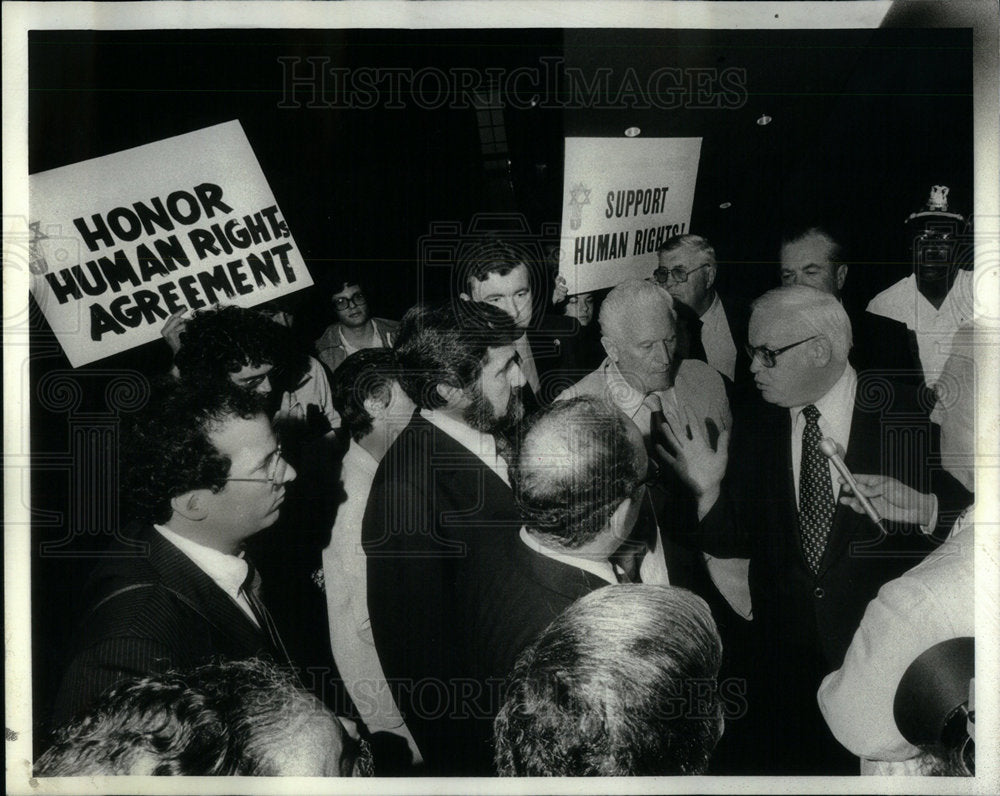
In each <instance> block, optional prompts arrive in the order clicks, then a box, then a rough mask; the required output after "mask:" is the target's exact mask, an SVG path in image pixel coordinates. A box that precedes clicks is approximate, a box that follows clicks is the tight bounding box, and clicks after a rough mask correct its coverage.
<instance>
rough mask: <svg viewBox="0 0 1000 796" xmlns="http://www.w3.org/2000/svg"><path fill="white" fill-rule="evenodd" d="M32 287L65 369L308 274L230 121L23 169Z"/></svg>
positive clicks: (251, 301) (276, 291) (276, 290)
mask: <svg viewBox="0 0 1000 796" xmlns="http://www.w3.org/2000/svg"><path fill="white" fill-rule="evenodd" d="M29 190H30V206H31V230H32V239H31V261H30V270H31V292H32V294H33V296H34V298H35V301H36V302H37V303H38V305H39V306H40V307H41V309H42V312H43V313H44V314H45V318H46V320H47V321H48V322H49V325H50V326H51V327H52V329H53V331H54V332H55V334H56V336H57V337H58V339H59V342H60V343H61V345H62V347H63V350H64V351H65V352H66V356H67V357H68V358H69V361H70V363H71V364H72V365H73V367H79V366H81V365H85V364H88V363H90V362H94V361H96V360H99V359H103V358H105V357H108V356H111V355H112V354H115V353H118V352H120V351H125V350H127V349H130V348H134V347H135V346H138V345H141V344H143V343H148V342H149V341H151V340H155V339H157V338H158V337H159V334H160V329H161V328H162V327H163V323H164V321H165V320H166V319H167V318H168V317H169V316H170V315H171V314H173V313H174V312H177V311H179V310H183V309H190V310H196V309H201V308H203V307H208V306H211V305H213V304H215V303H218V302H224V303H227V304H238V305H240V306H244V307H251V306H254V305H256V304H260V303H262V302H265V301H269V300H270V299H274V298H277V297H278V296H283V295H285V294H288V293H292V292H294V291H296V290H300V289H302V288H304V287H308V286H309V285H311V284H312V278H311V276H310V275H309V271H308V269H307V268H306V265H305V262H304V260H303V259H302V255H301V254H300V253H299V250H298V248H297V247H296V245H295V241H294V240H293V239H292V235H291V232H290V231H289V229H288V224H287V223H286V222H285V220H284V218H283V217H282V215H281V211H280V210H279V209H278V205H277V203H276V202H275V199H274V195H273V194H272V193H271V189H270V188H269V186H268V184H267V180H266V178H265V177H264V173H263V172H262V171H261V168H260V165H259V164H258V163H257V158H256V157H255V155H254V153H253V149H252V148H251V147H250V142H249V141H248V140H247V138H246V135H245V134H244V132H243V128H242V126H241V125H240V123H239V122H238V121H231V122H226V123H224V124H219V125H215V126H214V127H208V128H205V129H203V130H198V131H195V132H192V133H187V134H185V135H179V136H175V137H173V138H168V139H165V140H163V141H157V142H155V143H152V144H146V145H144V146H140V147H136V148H134V149H128V150H125V151H124V152H117V153H114V154H112V155H106V156H104V157H99V158H94V159H93V160H88V161H84V162H82V163H75V164H73V165H70V166H64V167H61V168H57V169H52V170H51V171H45V172H41V173H38V174H33V175H31V177H30V178H29Z"/></svg>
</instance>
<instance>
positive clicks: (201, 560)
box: [153, 525, 257, 624]
mask: <svg viewBox="0 0 1000 796" xmlns="http://www.w3.org/2000/svg"><path fill="white" fill-rule="evenodd" d="M153 527H154V528H155V529H156V531H157V533H159V534H160V535H161V536H162V537H163V538H164V539H166V540H167V541H168V542H170V544H172V545H173V546H174V547H176V548H177V549H178V550H180V551H181V552H182V553H183V554H184V555H186V556H187V557H188V558H189V559H191V561H192V562H193V563H194V565H195V566H196V567H198V569H200V570H201V571H202V572H204V573H205V574H206V575H208V577H210V578H211V579H212V580H213V581H215V583H216V585H217V586H218V587H219V588H220V589H222V590H223V591H224V592H225V593H226V594H228V595H229V596H230V597H231V598H232V599H233V601H234V602H236V604H237V605H239V607H240V608H241V609H243V612H244V613H245V614H246V615H247V616H248V617H249V618H250V620H251V621H252V622H253V623H254V624H257V620H256V619H255V618H254V615H253V611H252V609H251V608H250V603H249V602H247V600H246V598H245V597H244V596H243V593H242V591H241V589H242V586H243V582H244V581H245V580H246V579H247V572H248V571H249V569H248V567H247V562H246V561H244V560H243V558H242V554H240V555H239V556H234V555H229V554H228V553H223V552H222V551H220V550H214V549H212V548H211V547H206V546H205V545H203V544H199V543H198V542H195V541H192V540H191V539H188V538H187V537H185V536H181V535H180V534H177V533H174V532H173V531H171V530H170V529H169V528H167V527H166V526H163V525H154V526H153Z"/></svg>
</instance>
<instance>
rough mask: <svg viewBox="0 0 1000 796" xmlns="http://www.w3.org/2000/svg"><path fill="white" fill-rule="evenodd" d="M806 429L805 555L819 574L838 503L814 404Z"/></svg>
mask: <svg viewBox="0 0 1000 796" xmlns="http://www.w3.org/2000/svg"><path fill="white" fill-rule="evenodd" d="M802 415H803V417H805V419H806V427H805V429H804V430H803V431H802V464H801V467H800V468H799V528H800V530H801V532H802V552H803V553H804V554H805V557H806V563H808V564H809V568H810V569H811V570H812V571H813V574H815V573H817V572H818V571H819V565H820V561H822V560H823V551H824V550H826V540H827V538H828V537H829V535H830V526H831V524H832V522H833V512H834V509H835V508H836V505H837V504H836V502H835V501H834V498H833V486H832V484H831V482H830V465H829V462H828V460H827V458H826V456H824V455H823V452H822V451H821V450H820V449H819V443H820V440H822V439H823V435H822V433H821V432H820V430H819V417H820V415H819V409H817V408H816V407H815V406H813V405H812V404H809V406H807V407H805V408H804V409H803V410H802Z"/></svg>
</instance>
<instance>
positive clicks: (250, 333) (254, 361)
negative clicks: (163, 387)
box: [174, 305, 309, 390]
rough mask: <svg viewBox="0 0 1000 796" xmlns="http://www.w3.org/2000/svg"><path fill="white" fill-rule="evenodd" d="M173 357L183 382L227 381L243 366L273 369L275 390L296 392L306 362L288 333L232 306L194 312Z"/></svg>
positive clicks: (307, 364) (257, 315) (265, 317)
mask: <svg viewBox="0 0 1000 796" xmlns="http://www.w3.org/2000/svg"><path fill="white" fill-rule="evenodd" d="M180 342H181V348H180V350H179V351H178V352H177V354H176V356H175V357H174V364H175V365H176V366H177V370H178V372H179V373H180V374H181V378H183V379H185V380H188V381H195V382H199V383H205V382H222V381H228V380H229V377H230V374H232V373H236V372H238V371H240V370H242V369H243V368H244V367H246V366H247V365H252V366H254V367H258V366H260V365H272V366H273V367H274V370H273V373H272V379H271V382H272V384H273V385H274V386H275V389H280V390H290V389H294V388H295V387H296V386H297V385H298V384H299V382H300V381H301V380H302V379H303V377H304V376H305V374H306V372H307V371H308V370H309V359H308V356H307V355H306V353H305V352H304V351H302V350H301V349H300V348H299V347H298V345H296V342H295V338H294V336H293V335H292V333H291V331H290V330H289V329H287V328H285V327H284V326H282V325H281V324H279V323H276V322H275V321H272V320H271V319H270V318H268V317H267V316H266V315H264V314H263V313H261V312H257V311H256V310H251V309H246V308H245V307H236V306H232V305H226V306H218V307H212V308H211V309H207V310H199V311H198V312H195V313H194V314H193V315H192V316H191V319H190V320H188V322H187V323H186V324H185V325H184V330H183V331H182V332H181V335H180Z"/></svg>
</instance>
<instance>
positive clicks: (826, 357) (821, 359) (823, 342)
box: [812, 335, 833, 368]
mask: <svg viewBox="0 0 1000 796" xmlns="http://www.w3.org/2000/svg"><path fill="white" fill-rule="evenodd" d="M812 343H813V345H812V355H813V364H815V365H816V367H818V368H825V367H826V366H827V364H829V362H830V359H831V358H832V357H833V346H832V345H830V340H829V339H828V338H827V337H826V335H820V336H819V337H817V338H816V339H815V340H813V341H812Z"/></svg>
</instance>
